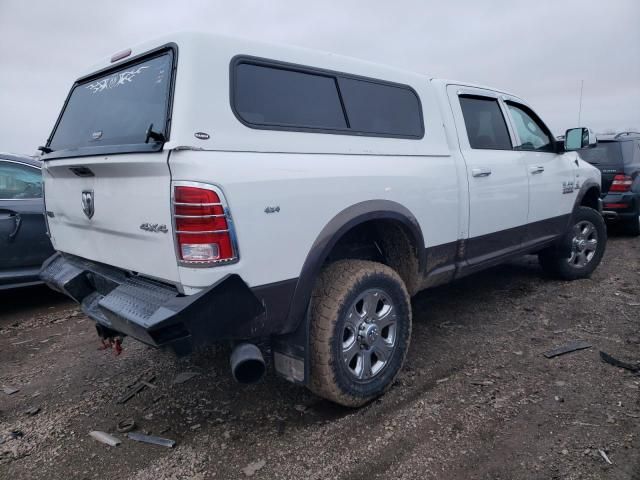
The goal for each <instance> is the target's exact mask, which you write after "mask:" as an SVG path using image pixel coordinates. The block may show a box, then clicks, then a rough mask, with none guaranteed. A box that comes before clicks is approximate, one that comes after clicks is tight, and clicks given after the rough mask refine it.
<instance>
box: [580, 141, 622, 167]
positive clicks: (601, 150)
mask: <svg viewBox="0 0 640 480" xmlns="http://www.w3.org/2000/svg"><path fill="white" fill-rule="evenodd" d="M580 156H581V157H582V159H583V160H585V161H587V162H589V163H591V164H593V165H616V166H618V165H622V151H621V150H620V142H598V144H597V145H596V146H595V147H592V148H585V149H583V150H580Z"/></svg>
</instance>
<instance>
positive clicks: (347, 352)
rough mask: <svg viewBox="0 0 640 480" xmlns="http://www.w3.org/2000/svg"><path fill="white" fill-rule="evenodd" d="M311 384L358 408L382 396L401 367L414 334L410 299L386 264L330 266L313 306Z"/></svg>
mask: <svg viewBox="0 0 640 480" xmlns="http://www.w3.org/2000/svg"><path fill="white" fill-rule="evenodd" d="M310 315H311V318H310V321H311V326H310V338H311V342H310V347H311V348H310V363H311V382H310V389H311V390H312V391H313V392H314V393H315V394H317V395H319V396H321V397H324V398H326V399H328V400H331V401H333V402H336V403H339V404H341V405H345V406H350V407H357V406H360V405H363V404H365V403H367V402H368V401H370V400H372V399H374V398H376V397H377V396H379V395H381V394H382V393H383V392H384V391H385V390H386V389H387V388H388V387H389V386H390V385H391V384H392V383H393V380H394V379H395V377H396V375H397V374H398V372H399V371H400V369H401V367H402V364H403V363H404V359H405V356H406V353H407V349H408V348H409V339H410V337H411V303H410V301H409V294H408V293H407V289H406V288H405V285H404V283H403V281H402V279H401V278H400V277H399V276H398V274H397V273H396V272H395V271H394V270H392V269H391V268H389V267H387V266H386V265H383V264H380V263H376V262H370V261H364V260H341V261H338V262H335V263H332V264H330V265H328V266H327V267H326V268H325V269H324V270H323V271H322V273H321V275H320V278H319V280H318V283H317V285H316V287H315V289H314V292H313V297H312V300H311V310H310Z"/></svg>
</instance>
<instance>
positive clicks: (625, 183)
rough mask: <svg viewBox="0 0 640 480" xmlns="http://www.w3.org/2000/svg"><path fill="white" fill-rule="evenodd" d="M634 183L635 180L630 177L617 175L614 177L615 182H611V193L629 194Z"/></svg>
mask: <svg viewBox="0 0 640 480" xmlns="http://www.w3.org/2000/svg"><path fill="white" fill-rule="evenodd" d="M632 183H633V178H631V177H630V176H629V175H616V176H615V177H613V182H611V186H610V187H609V191H610V192H628V191H629V190H631V184H632Z"/></svg>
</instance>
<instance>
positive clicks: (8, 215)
mask: <svg viewBox="0 0 640 480" xmlns="http://www.w3.org/2000/svg"><path fill="white" fill-rule="evenodd" d="M0 220H13V221H14V222H15V227H14V228H13V231H12V232H11V233H10V234H9V240H13V239H14V238H16V235H18V231H19V230H20V226H21V225H22V217H21V216H20V214H19V213H13V212H11V213H6V212H3V213H2V214H0Z"/></svg>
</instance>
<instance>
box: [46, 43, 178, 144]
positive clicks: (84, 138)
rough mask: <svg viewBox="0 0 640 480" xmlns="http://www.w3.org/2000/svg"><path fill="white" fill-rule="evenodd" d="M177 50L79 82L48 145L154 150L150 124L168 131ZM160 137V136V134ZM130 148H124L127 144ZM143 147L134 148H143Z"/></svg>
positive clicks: (157, 129) (152, 126)
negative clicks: (172, 79)
mask: <svg viewBox="0 0 640 480" xmlns="http://www.w3.org/2000/svg"><path fill="white" fill-rule="evenodd" d="M172 67H173V52H172V50H165V51H164V52H163V53H161V54H159V55H155V56H153V57H152V58H147V59H145V60H143V61H140V62H136V63H130V64H127V65H126V66H124V67H121V68H118V69H115V70H110V71H108V72H106V73H104V74H103V75H99V76H94V77H90V78H89V79H87V80H84V81H81V82H79V83H77V84H76V85H74V87H73V89H72V90H71V94H70V95H69V98H68V100H67V103H66V105H65V107H64V110H63V112H62V115H61V117H60V120H59V122H58V124H57V126H56V128H55V130H54V133H53V135H52V137H51V141H50V143H49V145H48V147H49V148H50V149H52V150H53V151H54V152H59V151H69V150H78V149H80V150H83V151H85V153H88V152H86V150H87V149H98V150H99V151H100V152H99V153H106V152H108V151H109V150H113V148H115V147H120V150H121V151H126V147H127V146H146V147H147V148H148V149H151V150H152V149H153V147H154V144H155V143H156V142H154V141H153V137H152V139H151V141H148V140H149V139H148V135H147V132H148V130H149V128H151V129H152V131H153V132H156V133H161V134H163V135H164V136H165V137H166V136H167V134H168V125H167V123H168V122H167V119H168V115H169V95H170V86H171V74H172V70H173V68H172ZM156 138H157V136H156ZM122 147H124V149H123V148H122ZM138 150H139V149H135V148H134V149H132V151H138Z"/></svg>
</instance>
